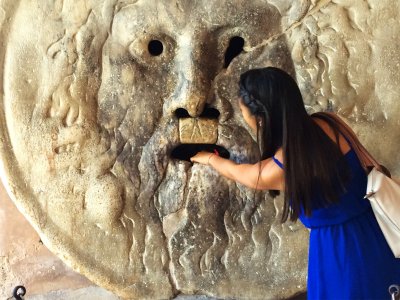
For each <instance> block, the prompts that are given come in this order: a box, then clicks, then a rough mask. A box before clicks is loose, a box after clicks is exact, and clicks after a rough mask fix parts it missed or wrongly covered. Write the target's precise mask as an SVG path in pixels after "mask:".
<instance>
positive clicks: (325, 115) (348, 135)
mask: <svg viewBox="0 0 400 300" xmlns="http://www.w3.org/2000/svg"><path fill="white" fill-rule="evenodd" d="M312 117H316V118H319V119H322V120H324V121H326V122H327V123H328V124H331V125H333V126H334V127H335V128H337V130H338V131H339V133H341V134H342V135H343V137H344V138H345V139H346V140H347V142H348V143H349V144H350V147H351V148H352V149H353V150H354V151H355V153H356V155H357V157H358V159H359V160H360V163H361V166H362V167H363V169H364V170H365V172H367V173H368V172H369V167H371V166H374V167H375V168H376V169H378V170H379V171H381V172H385V171H383V169H382V166H381V165H380V164H379V163H378V161H377V160H376V159H375V158H374V157H373V156H372V155H371V154H370V153H369V152H368V150H367V149H366V148H365V147H364V146H363V145H362V144H361V142H360V140H359V139H358V137H357V136H356V134H355V133H354V131H353V130H352V129H351V128H350V127H349V125H347V124H346V123H345V122H344V121H343V120H342V119H341V118H340V117H339V116H338V115H336V114H334V113H330V112H318V113H314V114H312Z"/></svg>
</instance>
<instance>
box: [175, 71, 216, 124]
mask: <svg viewBox="0 0 400 300" xmlns="http://www.w3.org/2000/svg"><path fill="white" fill-rule="evenodd" d="M196 69H197V68H193V70H191V71H190V72H189V73H190V74H185V75H186V76H187V75H189V76H190V77H189V78H187V77H186V76H185V77H184V78H181V79H180V80H181V81H184V82H183V83H182V82H181V84H178V86H181V87H183V88H182V89H181V90H180V91H179V92H178V93H179V94H178V99H177V103H178V104H179V108H183V109H185V110H186V111H187V112H188V114H189V116H191V117H192V118H195V117H198V116H200V115H201V113H202V112H203V110H204V107H205V104H206V102H207V96H208V93H209V89H210V80H209V79H208V78H206V77H205V76H204V74H202V73H203V72H201V71H200V70H198V69H197V70H196Z"/></svg>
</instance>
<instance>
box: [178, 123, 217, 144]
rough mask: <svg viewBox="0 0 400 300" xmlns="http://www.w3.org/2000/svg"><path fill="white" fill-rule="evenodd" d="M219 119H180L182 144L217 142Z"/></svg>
mask: <svg viewBox="0 0 400 300" xmlns="http://www.w3.org/2000/svg"><path fill="white" fill-rule="evenodd" d="M217 140H218V121H216V120H213V119H205V118H181V119H179V141H180V142H181V143H182V144H215V143H216V142H217Z"/></svg>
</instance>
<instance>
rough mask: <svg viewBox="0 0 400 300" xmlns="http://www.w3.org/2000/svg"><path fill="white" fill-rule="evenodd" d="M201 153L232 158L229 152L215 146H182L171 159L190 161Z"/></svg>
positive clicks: (174, 151) (173, 151)
mask: <svg viewBox="0 0 400 300" xmlns="http://www.w3.org/2000/svg"><path fill="white" fill-rule="evenodd" d="M200 151H206V152H210V153H215V154H218V155H219V156H221V157H223V158H229V157H230V153H229V151H228V150H226V149H225V148H224V147H221V146H218V145H214V144H182V145H179V146H177V147H176V148H175V149H174V150H172V152H171V157H172V158H174V159H179V160H186V161H190V158H191V157H192V156H194V155H196V153H197V152H200Z"/></svg>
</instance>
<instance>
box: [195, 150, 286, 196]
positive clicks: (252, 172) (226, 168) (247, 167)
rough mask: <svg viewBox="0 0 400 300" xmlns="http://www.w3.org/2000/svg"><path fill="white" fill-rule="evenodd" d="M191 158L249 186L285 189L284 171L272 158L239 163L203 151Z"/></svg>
mask: <svg viewBox="0 0 400 300" xmlns="http://www.w3.org/2000/svg"><path fill="white" fill-rule="evenodd" d="M190 160H191V161H192V162H197V163H201V164H203V165H209V166H211V167H213V168H214V169H215V170H216V171H217V172H218V173H219V174H221V175H222V176H224V177H226V178H228V179H231V180H234V181H236V182H239V183H241V184H243V185H245V186H247V187H249V188H253V189H258V190H283V188H284V175H283V171H282V169H280V168H279V167H278V166H277V165H276V164H275V162H273V161H272V159H266V160H263V161H261V162H259V163H256V164H237V163H235V162H233V161H232V160H229V159H225V158H222V157H220V156H217V155H215V154H214V153H209V152H204V151H202V152H199V153H197V154H196V155H195V156H193V157H192V158H191V159H190ZM260 164H261V165H260ZM260 169H261V173H260ZM257 180H258V183H257Z"/></svg>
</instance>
